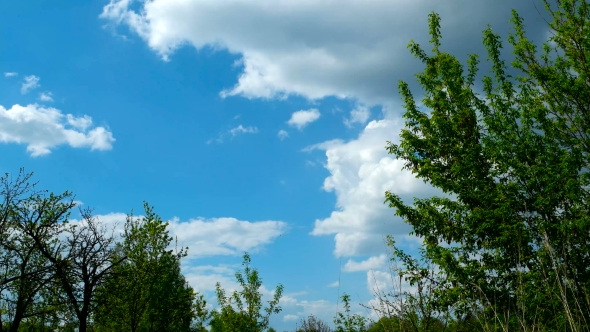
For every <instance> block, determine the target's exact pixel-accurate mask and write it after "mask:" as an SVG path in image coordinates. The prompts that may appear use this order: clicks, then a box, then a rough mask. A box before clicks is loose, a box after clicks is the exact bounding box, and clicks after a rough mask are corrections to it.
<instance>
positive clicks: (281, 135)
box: [277, 129, 289, 141]
mask: <svg viewBox="0 0 590 332" xmlns="http://www.w3.org/2000/svg"><path fill="white" fill-rule="evenodd" d="M277 136H279V139H280V140H281V141H282V140H284V139H285V138H287V137H289V133H288V132H287V131H286V130H283V129H281V130H279V133H278V135H277Z"/></svg>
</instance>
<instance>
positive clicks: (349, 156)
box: [304, 119, 439, 257]
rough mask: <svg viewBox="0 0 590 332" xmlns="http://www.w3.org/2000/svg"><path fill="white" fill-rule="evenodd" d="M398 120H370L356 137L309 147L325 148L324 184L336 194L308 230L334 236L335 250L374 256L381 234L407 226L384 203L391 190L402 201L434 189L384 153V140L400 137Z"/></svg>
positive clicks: (340, 253) (380, 249)
mask: <svg viewBox="0 0 590 332" xmlns="http://www.w3.org/2000/svg"><path fill="white" fill-rule="evenodd" d="M401 126H402V121H401V120H393V119H383V120H373V121H371V122H369V123H368V124H367V126H366V127H365V129H364V130H363V131H362V132H361V134H360V135H359V137H358V138H357V139H354V140H350V141H348V142H345V141H342V140H332V141H327V142H323V143H320V144H316V145H313V146H310V147H308V148H306V149H304V150H305V151H313V150H315V149H319V150H323V151H325V154H326V158H327V162H326V164H325V166H324V167H325V168H326V169H327V170H328V171H329V172H330V176H328V177H327V178H326V179H325V180H324V184H323V189H324V190H325V191H328V192H334V193H335V194H336V209H335V210H334V211H333V212H332V213H331V214H330V216H329V217H327V218H325V219H317V220H316V221H315V225H314V229H313V231H312V232H311V234H312V235H317V236H319V235H332V234H333V235H334V237H335V243H336V247H335V249H334V255H336V256H337V257H341V256H356V255H376V254H379V253H381V252H383V250H384V248H385V243H384V236H385V235H389V234H391V235H406V234H408V233H409V231H410V228H409V226H408V225H407V224H406V223H405V222H403V221H402V220H401V219H400V218H398V217H395V216H394V211H393V210H392V209H391V208H389V207H388V206H387V205H385V204H384V203H383V201H384V200H385V192H386V191H387V190H391V191H393V192H394V193H396V194H398V195H400V196H401V197H402V199H404V200H405V201H406V202H412V199H413V197H414V196H417V197H427V196H431V195H434V194H439V191H438V190H436V189H434V188H432V187H431V186H430V185H427V184H425V183H424V182H423V181H422V180H419V179H416V178H415V177H414V175H413V174H412V173H411V172H410V171H402V167H403V161H401V160H396V159H395V158H394V156H390V155H388V154H387V151H386V150H385V142H386V141H387V140H390V141H392V142H394V143H397V142H399V137H398V133H399V131H400V129H401Z"/></svg>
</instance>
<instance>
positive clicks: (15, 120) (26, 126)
mask: <svg viewBox="0 0 590 332" xmlns="http://www.w3.org/2000/svg"><path fill="white" fill-rule="evenodd" d="M91 126H92V118H91V117H89V116H87V115H84V116H81V117H77V116H74V115H72V114H63V113H62V112H61V111H60V110H58V109H56V108H53V107H48V108H45V107H41V106H39V105H35V104H32V105H27V106H21V105H18V104H17V105H13V106H12V107H11V108H10V109H5V108H4V107H2V106H0V142H3V143H17V144H26V145H27V152H29V153H30V154H31V156H33V157H37V156H42V155H46V154H49V153H51V149H53V148H55V147H57V146H59V145H64V144H65V145H69V146H71V147H73V148H90V150H110V149H111V148H112V144H113V142H115V139H114V138H113V134H112V133H111V132H110V131H109V130H108V129H107V128H105V127H94V128H92V129H90V128H91Z"/></svg>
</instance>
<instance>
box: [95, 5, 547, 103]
mask: <svg viewBox="0 0 590 332" xmlns="http://www.w3.org/2000/svg"><path fill="white" fill-rule="evenodd" d="M512 8H515V9H517V10H518V11H519V12H520V13H522V14H523V15H524V16H525V19H527V20H526V21H525V23H526V25H527V28H528V31H532V32H533V33H536V32H537V30H538V27H539V26H540V25H542V24H544V22H543V21H542V19H541V18H540V17H538V15H537V14H536V13H537V12H536V11H535V9H534V2H533V1H517V2H513V3H511V6H510V7H507V6H506V5H505V4H504V3H502V2H498V1H494V0H481V1H461V0H450V1H445V2H436V1H435V2H433V1H430V0H411V1H410V0H396V1H390V0H366V1H355V0H327V1H314V0H280V1H256V0H227V1H216V0H201V1H186V0H149V1H147V0H141V1H135V3H134V1H132V0H110V2H109V3H108V4H107V5H105V6H104V7H103V11H102V13H101V14H100V17H101V18H102V19H105V20H107V22H108V23H110V24H111V26H112V27H116V26H117V25H125V26H127V27H129V28H130V29H131V31H133V32H134V33H135V34H137V35H138V36H139V37H140V38H141V39H143V40H144V41H145V42H146V43H147V45H148V46H149V47H150V48H151V49H152V50H153V51H154V52H156V53H157V54H158V55H159V56H160V57H162V59H164V60H170V59H171V56H172V55H173V53H174V52H175V51H176V50H177V49H178V48H180V47H182V46H185V45H190V46H192V47H194V48H196V49H202V48H205V47H211V48H214V49H216V50H226V51H228V52H230V53H233V54H239V55H241V61H240V63H241V65H242V66H243V70H242V73H241V74H240V76H239V77H238V81H237V83H236V84H235V86H233V87H231V88H228V89H226V90H224V91H222V93H221V95H222V96H234V95H241V96H244V97H247V98H274V97H285V96H286V95H290V94H293V95H300V96H303V97H305V98H309V99H321V98H324V97H327V96H336V97H340V98H353V99H358V100H359V101H361V102H362V103H364V104H366V105H368V106H372V105H378V104H384V103H388V102H390V101H392V100H393V99H394V98H395V95H394V94H395V91H397V82H398V79H399V78H407V79H412V75H413V74H414V73H416V72H417V71H418V69H419V68H421V64H420V63H419V61H416V60H415V59H414V58H413V56H412V55H411V54H410V53H409V52H408V50H407V48H406V46H407V44H408V42H409V41H410V40H411V39H414V40H417V41H418V42H420V43H421V44H423V45H424V46H426V48H427V49H428V48H429V47H428V45H426V43H427V41H428V39H429V38H428V23H427V15H428V13H430V12H431V11H436V12H437V13H439V14H441V17H442V19H443V21H442V32H443V38H444V40H443V44H444V45H445V46H446V48H447V49H448V48H449V47H450V48H451V49H454V50H455V51H458V52H459V55H463V54H467V53H471V52H474V51H477V52H484V51H485V50H483V48H482V45H481V31H482V30H484V29H485V28H486V24H488V23H490V24H492V25H493V26H494V30H495V31H497V32H500V33H505V32H506V30H507V29H506V26H507V24H506V22H507V20H508V18H509V16H510V10H511V9H512ZM227 22H231V24H228V23H227ZM466 27H468V28H466ZM544 32H545V31H543V33H544ZM533 37H537V36H536V35H533Z"/></svg>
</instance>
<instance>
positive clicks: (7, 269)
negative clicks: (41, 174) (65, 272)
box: [0, 169, 75, 331]
mask: <svg viewBox="0 0 590 332" xmlns="http://www.w3.org/2000/svg"><path fill="white" fill-rule="evenodd" d="M32 176H33V173H24V170H23V169H21V170H20V172H19V174H18V175H17V176H16V177H15V178H14V179H12V178H11V177H10V175H9V174H6V175H5V176H4V177H2V178H1V179H0V187H1V189H0V196H2V202H1V203H0V253H1V258H0V269H1V272H0V273H2V276H1V277H0V288H1V290H2V292H1V293H2V295H1V298H2V301H3V302H4V305H3V308H2V311H4V312H1V313H0V317H2V316H4V315H5V313H6V314H7V315H6V316H7V317H8V318H9V322H8V324H7V326H6V328H7V330H9V331H17V330H19V328H20V325H21V323H23V322H25V321H31V320H35V319H36V318H40V319H44V317H46V316H48V315H50V316H55V315H56V314H57V313H56V311H57V308H58V307H59V308H60V309H64V307H63V306H60V305H59V304H58V303H55V302H54V300H55V298H54V297H52V296H48V294H51V293H54V292H55V291H56V288H55V286H56V285H55V283H54V279H55V278H54V277H55V265H54V263H53V262H52V261H51V260H49V259H47V257H46V255H45V254H44V252H43V250H45V249H46V248H47V247H49V246H56V245H58V243H59V239H58V236H59V234H62V232H64V230H65V221H67V216H68V215H69V211H70V210H71V209H72V208H73V207H74V206H75V204H74V203H73V196H72V194H70V193H68V192H65V193H63V194H61V195H54V194H49V195H48V194H47V191H40V190H37V189H36V183H31V182H30V179H31V178H32ZM1 321H4V320H3V319H2V320H1ZM3 329H4V324H0V330H3Z"/></svg>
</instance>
